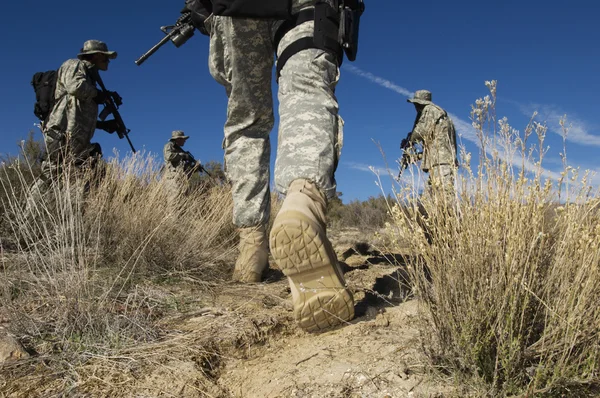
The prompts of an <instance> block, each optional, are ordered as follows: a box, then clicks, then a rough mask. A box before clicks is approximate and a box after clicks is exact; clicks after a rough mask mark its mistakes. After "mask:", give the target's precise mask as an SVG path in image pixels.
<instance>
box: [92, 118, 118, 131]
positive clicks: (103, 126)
mask: <svg viewBox="0 0 600 398" xmlns="http://www.w3.org/2000/svg"><path fill="white" fill-rule="evenodd" d="M96 128H97V129H100V130H104V131H106V132H107V133H109V134H112V133H114V132H115V131H117V130H118V129H119V125H118V123H117V121H116V120H115V119H111V120H104V121H102V120H98V121H97V122H96Z"/></svg>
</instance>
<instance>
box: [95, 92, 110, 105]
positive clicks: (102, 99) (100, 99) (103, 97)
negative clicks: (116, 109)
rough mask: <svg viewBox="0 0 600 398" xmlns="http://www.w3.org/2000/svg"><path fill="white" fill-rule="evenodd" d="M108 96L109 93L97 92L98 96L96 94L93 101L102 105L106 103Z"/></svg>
mask: <svg viewBox="0 0 600 398" xmlns="http://www.w3.org/2000/svg"><path fill="white" fill-rule="evenodd" d="M109 96H110V93H107V92H106V91H103V90H98V94H96V96H95V97H94V101H95V102H96V103H97V104H98V105H101V104H104V103H105V102H106V100H108V97H109Z"/></svg>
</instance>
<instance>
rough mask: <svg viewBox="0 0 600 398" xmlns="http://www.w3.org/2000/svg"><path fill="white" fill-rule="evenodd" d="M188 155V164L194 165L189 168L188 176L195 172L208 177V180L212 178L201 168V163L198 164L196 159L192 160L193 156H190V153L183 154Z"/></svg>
mask: <svg viewBox="0 0 600 398" xmlns="http://www.w3.org/2000/svg"><path fill="white" fill-rule="evenodd" d="M185 153H187V154H188V156H189V157H190V160H189V161H188V162H189V163H193V164H194V165H193V166H192V167H191V168H190V169H191V171H190V173H189V175H190V176H191V175H192V174H194V173H195V172H196V171H199V172H204V173H206V175H207V176H209V177H210V178H213V176H212V175H211V174H210V173H209V172H208V170H206V169H205V168H204V166H202V163H200V162H198V161H197V160H196V158H194V155H192V154H191V153H190V152H187V151H186V152H185Z"/></svg>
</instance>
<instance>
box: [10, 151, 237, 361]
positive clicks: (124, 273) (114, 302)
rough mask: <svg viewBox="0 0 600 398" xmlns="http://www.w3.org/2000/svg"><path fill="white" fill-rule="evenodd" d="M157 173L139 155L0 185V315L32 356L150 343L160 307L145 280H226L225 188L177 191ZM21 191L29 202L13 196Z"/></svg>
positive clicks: (227, 224)
mask: <svg viewBox="0 0 600 398" xmlns="http://www.w3.org/2000/svg"><path fill="white" fill-rule="evenodd" d="M19 170H22V168H19ZM156 170H158V165H157V163H156V160H155V159H154V158H153V157H151V156H145V155H144V154H143V153H138V154H137V155H134V156H132V157H128V158H125V159H123V160H118V159H114V160H111V161H110V162H108V163H107V164H105V165H103V166H102V165H100V166H99V167H97V168H96V169H95V171H90V170H87V171H83V172H82V171H75V170H72V169H70V168H69V167H68V165H64V167H63V173H62V174H61V176H60V177H56V178H54V179H53V181H52V183H51V185H50V186H49V188H44V189H37V188H35V187H33V188H29V186H19V187H16V186H14V185H13V184H14V182H13V183H12V184H11V183H8V182H7V181H14V179H13V180H7V179H1V181H2V186H1V188H2V190H3V193H4V194H5V195H6V197H8V200H7V201H6V202H5V203H4V211H5V213H6V220H7V221H8V223H9V225H10V228H11V231H12V234H13V236H14V240H15V241H16V242H18V246H17V247H18V248H17V250H16V252H14V253H10V254H7V255H6V256H5V257H4V260H3V263H2V266H3V269H4V273H3V276H2V279H1V280H0V293H1V294H2V295H1V296H0V298H1V300H2V307H3V310H2V311H3V312H5V313H7V314H8V317H9V318H10V319H11V325H10V326H11V328H12V331H13V332H15V334H17V335H19V336H28V337H29V339H30V340H31V341H32V342H31V346H32V347H33V348H34V349H35V350H37V351H39V352H41V353H56V352H59V351H63V352H77V351H81V350H86V351H89V352H103V350H105V349H109V348H113V347H117V346H123V345H127V344H131V343H134V342H139V341H149V340H152V339H155V338H156V337H158V335H159V333H160V331H159V330H158V329H157V328H156V327H155V326H154V323H153V321H154V320H155V319H156V317H158V316H160V314H161V311H162V307H163V304H164V303H162V302H161V298H160V297H154V296H153V293H152V289H150V288H149V287H148V286H147V281H148V280H159V281H160V280H164V278H165V277H168V278H172V277H173V276H175V277H177V276H181V275H183V276H186V277H190V278H193V280H195V281H199V282H201V283H210V282H211V281H215V280H219V279H220V278H221V277H222V276H223V274H224V272H225V271H226V269H223V266H222V264H223V261H224V259H226V258H228V257H229V256H231V255H232V250H233V248H234V245H233V244H232V241H233V239H234V238H235V235H234V230H233V227H232V225H231V197H230V195H229V190H228V188H227V187H222V186H219V185H217V184H212V185H211V186H201V187H198V188H197V190H194V191H192V192H189V193H185V192H183V190H182V191H178V192H175V193H174V192H173V191H170V190H169V189H168V185H167V184H166V183H165V180H164V179H160V178H159V173H158V172H157V171H156ZM27 181H29V179H28V178H27V177H26V176H22V177H21V178H20V179H18V180H17V184H19V183H21V184H26V183H27ZM23 190H28V192H29V195H28V196H27V198H26V200H24V198H23V197H21V196H20V195H16V194H15V193H16V192H21V191H23ZM0 315H1V314H0Z"/></svg>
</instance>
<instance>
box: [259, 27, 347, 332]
mask: <svg viewBox="0 0 600 398" xmlns="http://www.w3.org/2000/svg"><path fill="white" fill-rule="evenodd" d="M313 27H314V23H313V22H312V21H310V22H306V23H304V24H302V25H300V26H297V27H295V28H294V29H292V30H291V31H290V32H288V33H287V34H286V35H285V36H284V37H283V39H282V40H281V42H280V44H279V48H278V53H279V54H280V53H281V52H282V51H284V50H285V48H286V47H287V46H288V45H289V44H290V43H292V42H294V41H295V40H297V39H298V38H300V37H306V36H312V32H313ZM338 78H339V69H338V66H337V61H336V57H335V56H334V55H332V54H330V53H327V52H324V51H321V50H317V49H307V50H303V51H300V52H298V53H296V54H295V55H293V56H291V57H290V58H289V59H288V61H287V62H286V64H285V66H284V68H283V69H282V71H281V76H280V78H279V102H280V107H279V114H280V126H279V136H278V151H277V160H276V165H275V182H276V185H277V189H278V190H280V191H281V192H282V193H286V194H287V195H286V198H285V200H284V203H283V205H282V208H281V210H280V212H279V214H278V215H277V217H276V219H275V222H274V224H273V228H272V230H271V237H270V242H271V253H272V255H273V258H274V259H275V260H276V261H277V263H278V265H279V266H280V267H281V269H282V270H283V272H284V274H285V275H287V276H288V278H289V281H290V287H291V290H292V299H293V302H294V315H295V318H296V320H297V322H298V323H299V325H300V326H301V327H302V328H303V329H305V330H307V331H317V330H322V329H326V328H328V327H331V326H335V325H339V324H341V323H343V322H346V321H349V320H350V319H352V318H353V316H354V303H353V298H352V294H351V293H350V291H349V290H348V288H347V287H346V285H345V281H344V278H343V276H342V273H341V270H340V267H339V264H338V261H337V257H336V254H335V251H334V250H333V247H332V245H331V243H330V241H329V240H328V238H327V235H326V223H327V220H326V204H327V198H328V197H332V196H333V195H334V194H335V189H336V186H335V179H334V171H335V169H336V166H337V162H338V156H339V152H340V148H341V144H342V142H341V141H342V137H341V119H340V118H339V116H338V103H337V100H336V98H335V94H334V89H335V85H336V83H337V81H338Z"/></svg>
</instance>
